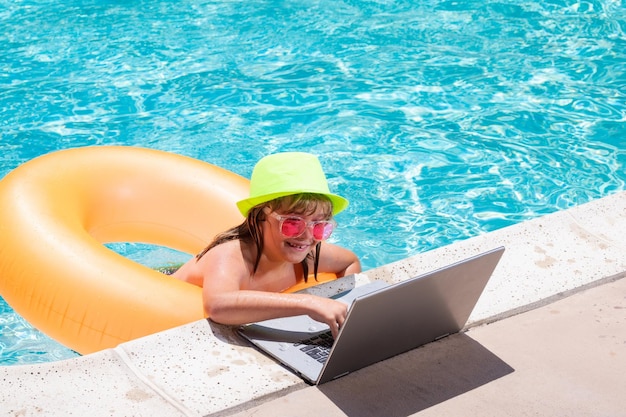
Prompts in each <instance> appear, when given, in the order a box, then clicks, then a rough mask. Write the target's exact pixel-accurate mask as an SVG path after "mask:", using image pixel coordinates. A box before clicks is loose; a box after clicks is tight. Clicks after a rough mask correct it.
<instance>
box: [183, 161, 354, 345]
mask: <svg viewBox="0 0 626 417" xmlns="http://www.w3.org/2000/svg"><path fill="white" fill-rule="evenodd" d="M347 205H348V201H347V200H346V199H344V198H343V197H340V196H338V195H335V194H331V193H330V192H329V189H328V184H327V181H326V176H325V175H324V172H323V170H322V167H321V164H320V162H319V160H318V159H317V157H315V156H314V155H311V154H308V153H302V152H285V153H278V154H274V155H269V156H266V157H265V158H263V159H261V160H260V161H259V162H258V163H257V165H256V166H255V167H254V170H253V172H252V178H251V180H250V197H249V198H247V199H245V200H242V201H239V202H238V203H237V207H238V208H239V211H240V212H241V213H242V214H243V215H244V217H246V219H245V221H244V222H243V223H241V224H240V225H239V226H236V227H234V228H232V229H230V230H227V231H226V232H224V233H222V234H220V235H218V236H217V237H216V238H215V240H214V241H213V242H212V243H210V244H209V245H208V246H207V247H206V248H205V249H204V250H203V251H202V252H201V253H199V254H198V255H197V256H196V257H195V258H193V259H191V260H189V261H188V262H187V263H185V264H184V265H183V266H181V267H180V269H178V270H177V271H176V272H174V274H173V276H174V277H176V278H178V279H180V280H183V281H186V282H189V283H192V284H196V285H200V286H202V287H203V290H202V291H203V302H204V309H205V312H206V313H207V314H208V315H209V317H210V318H211V320H213V321H215V322H218V323H222V324H231V325H236V324H245V323H251V322H256V321H261V320H267V319H271V318H277V317H285V316H295V315H301V314H306V315H309V316H310V317H311V318H313V319H314V320H317V321H319V322H323V323H326V324H327V325H328V326H329V327H330V329H331V332H332V333H333V335H334V336H336V335H337V333H338V331H339V328H340V327H341V325H342V324H343V322H344V320H345V318H346V314H347V307H346V305H345V304H343V303H341V302H338V301H335V300H332V299H327V298H323V297H317V296H314V295H308V294H285V293H281V292H282V291H284V290H286V289H288V288H290V287H292V286H294V285H296V284H297V283H298V282H300V281H302V280H306V279H307V277H308V275H309V273H310V271H311V269H313V273H314V275H315V276H316V275H317V273H318V272H330V273H334V274H336V275H337V276H338V277H342V276H344V275H349V274H353V273H356V272H360V271H361V264H360V262H359V259H358V257H357V256H356V255H355V254H354V253H353V252H352V251H350V250H348V249H345V248H342V247H340V246H337V245H333V244H331V243H328V242H326V239H328V237H330V234H331V233H332V231H333V228H334V226H335V222H334V220H333V215H335V214H337V213H339V212H340V211H342V210H343V209H345V208H346V206H347Z"/></svg>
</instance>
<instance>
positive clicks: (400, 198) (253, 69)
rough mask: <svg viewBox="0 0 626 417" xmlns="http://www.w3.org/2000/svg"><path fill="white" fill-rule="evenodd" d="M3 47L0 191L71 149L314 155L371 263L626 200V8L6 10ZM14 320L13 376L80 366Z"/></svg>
mask: <svg viewBox="0 0 626 417" xmlns="http://www.w3.org/2000/svg"><path fill="white" fill-rule="evenodd" d="M0 44H1V45H2V48H1V49H0V69H1V71H0V135H1V137H0V150H1V152H0V178H1V177H3V176H4V175H6V174H7V173H8V172H9V171H10V170H12V169H13V168H15V167H16V166H18V165H19V164H21V163H23V162H25V161H27V160H29V159H32V158H33V157H36V156H38V155H42V154H44V153H47V152H50V151H54V150H57V149H64V148H69V147H75V146H89V145H109V144H116V145H119V144H123V145H131V146H144V147H150V148H156V149H163V150H167V151H171V152H177V153H181V154H185V155H188V156H192V157H195V158H200V159H203V160H207V161H209V162H212V163H215V164H217V165H220V166H223V167H226V168H228V169H231V170H233V171H235V172H237V173H239V174H241V175H244V176H246V177H249V175H250V173H251V170H252V166H253V164H254V162H256V160H258V159H259V158H260V157H262V156H264V155H266V154H268V153H271V152H276V151H289V150H304V151H310V152H313V153H316V154H317V155H319V156H320V158H321V160H322V164H323V165H324V168H325V169H326V171H327V173H328V176H329V180H330V182H331V188H332V189H333V190H334V191H336V192H338V193H340V194H342V195H345V196H346V197H347V198H349V199H350V201H351V205H350V207H349V208H348V210H346V212H344V213H342V214H341V215H340V216H339V217H338V221H339V223H340V229H339V232H338V233H337V234H336V237H335V241H336V242H338V243H340V244H342V245H345V246H348V247H350V248H352V249H353V250H354V251H355V252H356V253H357V254H358V255H359V256H361V258H362V261H363V265H364V267H365V268H366V269H369V268H373V267H376V266H379V265H382V264H385V263H389V262H393V261H396V260H399V259H402V258H404V257H407V256H410V255H413V254H416V253H418V252H423V251H426V250H429V249H433V248H435V247H439V246H442V245H445V244H448V243H452V242H454V241H456V240H461V239H466V238H468V237H471V236H475V235H478V234H480V233H484V232H488V231H491V230H495V229H498V228H501V227H504V226H507V225H511V224H515V223H518V222H521V221H524V220H526V219H530V218H534V217H537V216H540V215H543V214H547V213H550V212H553V211H556V210H561V209H565V208H569V207H572V206H575V205H578V204H581V203H584V202H587V201H590V200H592V199H595V198H599V197H602V196H605V195H608V194H610V193H613V192H616V191H618V190H623V189H624V188H625V181H626V173H625V171H624V163H625V162H626V151H625V149H626V146H625V145H626V139H625V137H626V135H625V133H626V128H625V124H624V123H625V121H626V87H625V86H626V9H625V7H624V5H623V4H622V2H621V1H617V0H615V1H611V0H599V1H562V0H558V1H554V0H553V1H532V0H531V1H520V0H513V1H509V2H499V1H494V0H486V1H482V2H475V1H469V0H466V1H443V0H425V1H419V2H417V1H385V0H379V1H361V0H352V1H341V0H336V1H314V0H308V1H307V0H300V1H299V0H292V1H289V0H287V1H281V2H275V1H269V0H268V1H254V0H248V1H239V0H223V1H207V0H195V1H194V0H179V1H164V0H155V1H133V2H128V1H122V0H108V1H95V0H93V1H77V0H68V1H65V2H57V1H51V0H38V1H32V0H30V1H28V0H22V1H20V0H0ZM115 249H116V250H119V251H120V252H121V253H124V254H125V255H127V256H129V257H132V258H134V259H137V260H139V261H141V262H144V263H148V264H153V263H155V264H159V263H169V262H171V261H172V259H173V258H176V259H175V260H178V259H179V258H178V257H179V256H180V254H175V253H169V252H168V251H163V250H162V249H161V248H150V247H148V248H146V247H144V246H142V245H124V244H122V245H117V246H115ZM153 249H154V250H153ZM155 266H158V265H155ZM0 326H2V336H0V350H1V356H0V363H1V364H12V363H33V362H41V361H50V360H56V359H58V358H60V357H64V355H67V356H72V355H74V354H73V353H72V352H67V351H64V350H63V348H60V347H58V346H57V345H56V344H55V343H54V342H52V341H49V340H47V338H45V336H43V335H41V334H40V333H38V332H36V331H35V330H33V329H32V328H29V326H28V324H27V323H24V322H23V320H21V319H20V318H19V316H17V315H16V314H15V313H14V312H13V311H12V310H11V309H10V307H8V306H7V305H6V303H4V302H3V301H1V302H0ZM59 352H60V353H59Z"/></svg>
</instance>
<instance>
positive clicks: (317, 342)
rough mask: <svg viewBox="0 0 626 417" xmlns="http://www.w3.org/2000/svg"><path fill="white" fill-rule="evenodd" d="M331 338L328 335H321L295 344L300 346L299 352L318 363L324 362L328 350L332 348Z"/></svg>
mask: <svg viewBox="0 0 626 417" xmlns="http://www.w3.org/2000/svg"><path fill="white" fill-rule="evenodd" d="M333 340H334V339H333V336H332V335H331V334H330V332H328V333H321V334H319V335H316V336H313V337H312V338H310V339H307V340H304V341H302V342H300V343H296V346H301V347H300V350H301V351H303V352H304V353H306V354H307V355H309V356H310V357H311V358H313V359H315V360H316V361H318V362H319V363H324V362H326V359H328V354H329V353H330V348H331V347H332V346H333Z"/></svg>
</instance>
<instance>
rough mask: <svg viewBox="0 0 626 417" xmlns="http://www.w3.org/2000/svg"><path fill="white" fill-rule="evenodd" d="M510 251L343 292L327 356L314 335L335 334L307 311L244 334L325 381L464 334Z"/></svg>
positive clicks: (312, 380)
mask: <svg viewBox="0 0 626 417" xmlns="http://www.w3.org/2000/svg"><path fill="white" fill-rule="evenodd" d="M503 252H504V248H503V247H500V248H496V249H493V250H491V251H488V252H485V253H482V254H480V255H477V256H474V257H471V258H469V259H466V260H463V261H460V262H457V263H454V264H452V265H449V266H446V267H444V268H440V269H437V270H435V271H432V272H429V273H426V274H423V275H420V276H417V277H414V278H411V279H408V280H405V281H402V282H399V283H396V284H393V285H388V284H385V283H383V282H380V281H374V282H372V283H371V284H367V285H364V286H360V287H356V288H354V289H353V290H350V291H349V292H347V293H344V294H340V295H339V297H337V299H338V300H340V301H344V302H346V303H347V304H349V305H350V307H349V310H348V316H347V318H346V320H345V322H344V324H343V326H342V328H341V330H340V332H339V335H338V336H337V339H336V340H335V341H334V343H332V342H333V341H332V339H331V340H330V343H332V347H331V348H330V352H329V353H328V356H327V358H325V356H324V355H323V354H322V353H319V352H318V351H320V350H323V349H321V348H319V347H318V346H317V345H318V344H319V343H320V342H319V341H318V340H316V341H311V339H320V338H322V337H324V338H328V336H323V335H326V334H329V333H330V330H329V329H328V326H326V325H325V324H322V323H319V322H316V321H314V320H312V319H311V318H310V317H308V316H295V317H284V318H279V319H273V320H266V321H263V322H258V323H254V324H250V325H245V326H241V327H240V328H239V333H240V334H241V335H242V336H243V337H245V338H246V339H248V340H249V341H250V342H251V343H253V344H254V345H255V346H257V347H258V348H259V349H260V350H262V351H263V352H265V353H267V354H268V355H270V356H272V357H274V358H275V359H276V360H278V361H280V362H281V363H282V364H283V365H285V366H287V367H288V368H290V369H292V370H293V371H294V372H295V373H297V374H298V375H300V376H301V377H302V378H303V379H305V380H306V381H308V382H310V383H312V384H322V383H325V382H328V381H331V380H333V379H336V378H339V377H341V376H343V375H346V374H348V373H349V372H352V371H356V370H358V369H361V368H363V367H365V366H368V365H371V364H373V363H376V362H379V361H381V360H384V359H387V358H390V357H392V356H395V355H398V354H400V353H403V352H406V351H408V350H411V349H414V348H416V347H419V346H422V345H424V344H426V343H429V342H432V341H434V340H437V339H440V338H442V337H445V336H447V335H449V334H453V333H457V332H458V331H459V330H461V329H462V328H463V327H464V326H465V323H466V322H467V319H468V318H469V316H470V314H471V312H472V310H473V309H474V306H475V305H476V302H477V301H478V298H479V297H480V295H481V293H482V292H483V289H484V288H485V286H486V285H487V282H488V281H489V278H490V277H491V274H492V273H493V271H494V269H495V268H496V265H497V264H498V262H499V260H500V258H501V257H502V253H503ZM334 298H335V297H334ZM318 336H319V337H318ZM303 341H307V342H306V343H302V342H303ZM327 343H328V342H327Z"/></svg>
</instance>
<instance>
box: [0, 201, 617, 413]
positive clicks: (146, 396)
mask: <svg viewBox="0 0 626 417" xmlns="http://www.w3.org/2000/svg"><path fill="white" fill-rule="evenodd" d="M622 236H626V192H620V193H617V194H614V195H611V196H608V197H605V198H603V199H600V200H596V201H592V202H590V203H587V204H584V205H581V206H578V207H575V208H573V209H569V210H565V211H561V212H557V213H553V214H549V215H546V216H543V217H540V218H537V219H534V220H529V221H526V222H523V223H520V224H517V225H514V226H510V227H507V228H504V229H500V230H496V231H493V232H490V233H485V234H483V235H480V236H477V237H474V238H471V239H467V240H465V241H461V242H457V243H454V244H452V245H449V246H445V247H441V248H438V249H435V250H432V251H428V252H424V253H421V254H417V255H415V256H412V257H409V258H407V259H403V260H401V261H399V262H394V263H391V264H388V265H384V266H381V267H379V268H375V269H372V270H370V271H364V273H362V274H357V275H355V276H351V277H346V278H342V279H340V280H338V281H336V282H333V283H328V284H323V285H320V286H319V287H316V288H312V289H310V290H308V291H309V292H312V293H316V294H320V295H331V294H335V293H338V292H341V291H343V290H345V289H348V288H351V287H354V286H356V285H361V284H362V283H364V282H367V281H369V280H372V279H382V280H385V281H387V282H397V281H401V280H404V279H407V278H409V277H410V276H413V275H416V274H421V273H424V272H428V271H431V270H433V269H436V268H440V267H443V266H445V265H448V264H450V263H452V262H457V261H460V260H462V259H464V258H466V257H469V256H473V255H476V254H478V253H480V252H483V251H486V250H489V249H493V248H495V247H498V246H504V247H505V248H506V251H505V253H504V255H503V257H502V260H501V261H500V264H499V265H498V267H497V268H496V270H495V272H494V274H493V276H492V279H491V280H490V282H489V284H488V285H487V288H486V289H485V291H484V293H483V295H482V296H481V298H480V300H479V302H478V304H477V306H476V308H475V309H474V311H473V312H472V315H471V317H470V323H469V325H470V326H474V325H477V324H481V323H485V322H493V321H497V320H501V319H503V318H506V317H510V316H513V315H515V314H518V313H520V312H523V311H529V310H531V309H534V308H537V307H538V306H540V305H545V304H547V303H550V302H553V301H555V300H557V299H559V298H563V297H564V296H565V295H568V294H570V293H572V292H576V291H579V290H580V289H582V288H586V287H589V286H592V285H599V284H601V283H603V282H607V280H611V279H613V278H614V277H617V276H621V275H623V274H624V271H626V257H625V256H624V255H623V254H624V249H625V248H626V244H625V242H624V240H623V238H622ZM0 378H2V380H3V387H4V389H3V390H2V392H0V403H1V404H3V410H2V411H3V414H5V415H11V416H16V415H18V416H27V415H35V414H36V415H60V414H63V415H91V416H99V415H133V416H141V415H159V416H170V415H171V416H174V415H177V416H208V415H224V414H230V413H234V412H238V411H241V410H245V409H248V408H251V407H254V406H255V405H258V404H262V403H264V402H267V401H269V400H272V399H276V398H280V397H281V396H285V395H287V394H289V393H291V392H295V391H301V390H303V389H304V388H306V387H308V385H307V384H306V383H304V382H303V381H302V380H301V379H300V378H299V377H297V376H295V375H294V374H293V373H291V372H289V371H288V370H286V369H285V368H284V367H282V366H281V365H279V364H277V363H276V362H275V361H273V360H271V359H270V358H268V357H267V356H265V355H263V354H261V353H259V352H258V351H257V350H256V349H254V348H252V347H250V346H249V345H247V344H246V343H245V342H244V341H243V340H242V339H241V338H239V337H238V336H237V334H236V332H235V330H234V329H233V328H232V327H229V326H222V325H218V324H215V323H213V322H211V321H209V320H200V321H197V322H193V323H189V324H187V325H184V326H180V327H177V328H174V329H171V330H167V331H165V332H160V333H157V334H154V335H151V336H148V337H144V338H140V339H137V340H133V341H130V342H127V343H123V344H121V345H120V346H118V347H116V348H115V349H107V350H105V351H101V352H97V353H95V354H91V355H86V356H83V357H79V358H75V359H69V360H65V361H60V362H53V363H47V364H40V365H29V366H24V365H20V366H7V367H0Z"/></svg>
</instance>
